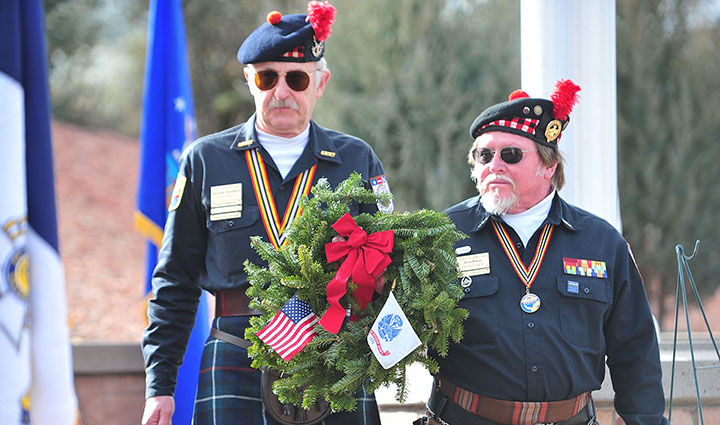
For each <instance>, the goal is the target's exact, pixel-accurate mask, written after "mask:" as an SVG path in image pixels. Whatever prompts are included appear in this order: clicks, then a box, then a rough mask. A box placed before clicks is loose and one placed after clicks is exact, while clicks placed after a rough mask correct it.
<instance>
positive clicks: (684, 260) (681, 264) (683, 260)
mask: <svg viewBox="0 0 720 425" xmlns="http://www.w3.org/2000/svg"><path fill="white" fill-rule="evenodd" d="M699 245H700V241H699V240H698V241H695V249H694V250H693V253H692V255H691V256H689V257H688V256H686V255H685V249H684V248H683V247H682V245H677V246H675V252H676V253H677V260H678V284H677V290H676V292H675V335H674V337H673V356H672V372H671V378H670V407H669V409H668V420H670V421H672V397H673V386H674V383H675V353H676V351H677V334H678V311H679V309H680V293H681V292H682V300H683V310H685V323H686V324H687V333H688V342H689V344H690V358H691V359H692V368H693V376H694V377H695V394H697V403H698V415H699V417H700V424H701V425H704V424H705V421H704V420H703V413H702V402H701V401H700V387H699V385H698V377H697V371H698V370H700V369H712V368H717V367H720V365H712V366H700V367H697V366H696V365H695V350H694V349H693V341H692V333H691V331H690V316H689V315H688V302H687V295H686V293H685V273H687V276H688V278H689V279H690V284H691V285H692V290H693V292H694V293H695V299H696V300H697V303H698V306H699V307H700V311H701V312H702V315H703V319H704V320H705V326H707V330H708V334H710V339H711V340H712V343H713V347H715V353H716V354H717V356H718V361H720V351H718V347H717V344H716V343H715V338H714V337H713V334H712V331H711V330H710V323H708V319H707V315H706V314H705V309H704V308H703V305H702V301H700V295H699V294H698V290H697V286H695V279H693V276H692V273H691V272H690V266H689V265H688V261H690V260H692V259H693V258H695V254H697V249H698V246H699Z"/></svg>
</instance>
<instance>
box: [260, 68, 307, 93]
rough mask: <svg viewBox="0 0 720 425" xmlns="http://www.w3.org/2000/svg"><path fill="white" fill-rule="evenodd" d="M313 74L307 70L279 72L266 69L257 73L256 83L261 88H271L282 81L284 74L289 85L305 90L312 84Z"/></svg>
mask: <svg viewBox="0 0 720 425" xmlns="http://www.w3.org/2000/svg"><path fill="white" fill-rule="evenodd" d="M311 74H312V72H305V71H288V72H277V71H273V70H272V69H265V70H262V71H257V72H256V73H255V85H256V86H257V87H258V88H259V89H260V90H270V89H272V88H273V87H275V86H276V85H277V83H278V81H280V76H281V75H284V76H285V81H286V82H287V85H288V87H290V88H291V89H293V90H295V91H303V90H305V89H306V88H308V86H309V85H310V75H311Z"/></svg>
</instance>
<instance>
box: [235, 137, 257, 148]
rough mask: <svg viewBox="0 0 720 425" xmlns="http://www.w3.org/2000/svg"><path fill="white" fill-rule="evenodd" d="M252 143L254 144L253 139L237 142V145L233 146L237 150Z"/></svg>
mask: <svg viewBox="0 0 720 425" xmlns="http://www.w3.org/2000/svg"><path fill="white" fill-rule="evenodd" d="M253 143H255V141H254V140H253V139H250V140H245V141H244V142H238V144H237V145H235V146H236V147H238V148H244V147H245V146H250V145H252V144H253Z"/></svg>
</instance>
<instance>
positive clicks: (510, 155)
mask: <svg viewBox="0 0 720 425" xmlns="http://www.w3.org/2000/svg"><path fill="white" fill-rule="evenodd" d="M495 152H497V151H495V150H492V149H488V148H482V149H480V148H475V149H473V152H472V155H473V159H474V160H475V162H477V163H479V164H482V165H485V164H488V163H490V161H492V160H493V158H494V157H495ZM523 152H537V149H527V150H523V149H520V148H518V147H516V146H509V147H507V148H502V149H500V158H501V159H502V160H503V161H505V162H507V163H508V164H517V163H518V162H520V161H521V160H522V158H523Z"/></svg>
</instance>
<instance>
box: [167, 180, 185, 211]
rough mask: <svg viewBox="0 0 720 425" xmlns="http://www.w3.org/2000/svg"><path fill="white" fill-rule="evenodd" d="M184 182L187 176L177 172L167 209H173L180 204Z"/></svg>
mask: <svg viewBox="0 0 720 425" xmlns="http://www.w3.org/2000/svg"><path fill="white" fill-rule="evenodd" d="M186 182H187V178H186V177H185V176H183V175H182V174H178V176H177V179H175V187H174V188H173V191H172V196H170V206H168V211H174V210H176V209H177V208H178V207H179V206H180V201H181V200H182V196H183V192H185V183H186Z"/></svg>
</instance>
